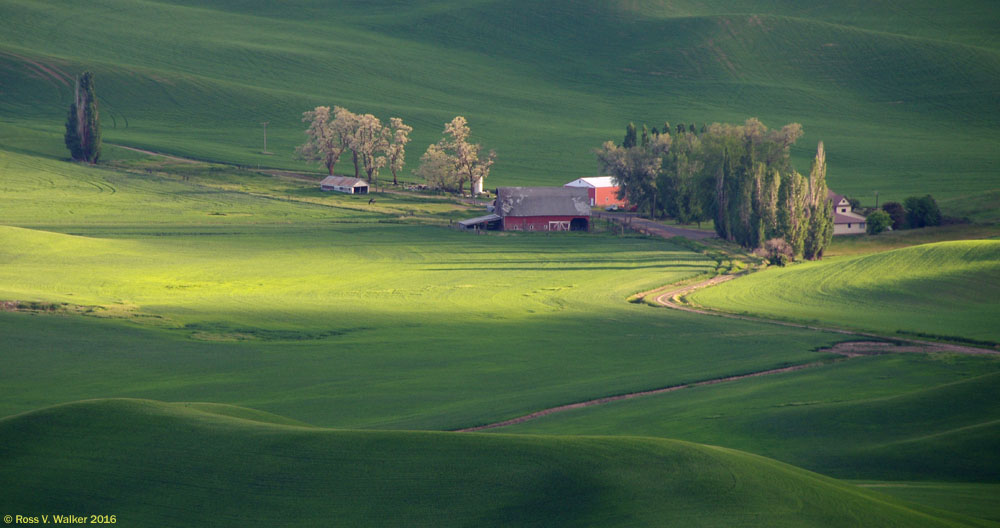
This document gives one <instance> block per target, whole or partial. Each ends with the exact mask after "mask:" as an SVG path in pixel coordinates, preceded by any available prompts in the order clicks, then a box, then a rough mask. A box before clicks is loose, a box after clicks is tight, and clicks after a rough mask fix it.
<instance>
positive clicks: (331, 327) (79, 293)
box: [0, 207, 837, 428]
mask: <svg viewBox="0 0 1000 528" xmlns="http://www.w3.org/2000/svg"><path fill="white" fill-rule="evenodd" d="M306 210H307V211H308V210H309V209H308V207H307V208H306ZM73 232H74V233H76V234H74V235H69V234H62V233H52V232H45V231H38V230H31V229H24V228H15V227H0V240H2V241H3V244H0V248H3V249H0V258H2V259H3V260H4V261H5V263H6V265H5V266H4V267H3V269H2V271H0V298H3V299H17V300H20V301H35V302H48V303H68V306H69V308H70V309H72V310H71V311H84V312H86V311H87V310H93V311H92V312H90V313H89V314H88V315H97V316H105V318H98V317H85V318H82V319H81V318H78V317H71V316H59V315H53V316H48V315H30V314H19V313H10V314H0V325H2V326H4V335H5V336H7V343H9V344H11V347H10V348H11V350H10V351H9V352H8V353H7V355H6V356H7V358H8V360H9V363H8V365H9V366H10V367H11V368H8V369H5V371H4V372H3V374H0V376H3V378H4V380H3V381H4V383H5V386H6V387H7V388H8V392H7V393H8V396H9V397H8V398H6V399H5V401H3V402H0V406H2V409H3V412H2V413H3V414H6V413H11V412H18V411H23V410H27V409H31V408H34V407H38V406H40V405H44V404H51V403H57V402H60V401H70V400H77V399H83V398H88V397H99V396H101V395H114V396H142V397H150V398H156V399H166V400H177V399H185V400H204V401H220V402H227V403H237V404H241V405H246V406H250V407H254V408H260V409H264V410H269V411H273V412H278V413H279V414H283V415H286V416H290V417H293V418H298V419H302V420H305V421H308V422H310V423H315V424H319V425H340V426H352V427H358V426H379V427H390V426H391V427H430V428H446V427H460V426H468V425H475V424H476V423H481V421H486V420H489V419H491V418H493V417H509V416H512V415H517V414H520V413H523V412H529V411H532V410H536V409H538V408H543V407H547V406H550V405H557V404H561V403H566V402H570V401H575V400H577V399H587V398H591V397H599V396H603V395H607V394H614V393H620V392H628V391H633V390H641V389H647V388H654V387H659V386H664V385H669V384H672V383H678V382H687V381H697V380H700V379H707V378H711V377H716V376H719V375H725V374H727V373H730V372H732V371H734V370H735V371H739V372H745V371H752V370H759V369H766V368H773V367H775V366H783V365H786V364H790V363H799V362H807V361H811V360H815V359H817V358H819V357H823V355H822V354H817V353H815V352H813V350H814V349H816V348H818V347H821V346H824V345H826V344H829V343H831V342H833V341H834V340H836V339H837V337H836V336H834V335H823V334H815V333H812V332H807V331H801V332H795V331H793V332H788V331H786V330H783V329H780V328H773V327H769V326H761V325H756V324H752V323H746V324H743V323H739V324H731V323H728V322H724V321H717V320H713V319H703V318H698V317H696V316H687V315H684V316H679V317H677V318H669V319H665V318H663V317H662V314H661V313H660V312H658V311H656V310H652V309H649V308H648V307H645V306H641V305H633V304H629V303H626V302H624V299H625V298H626V297H627V296H628V295H629V294H631V293H634V292H635V291H639V290H643V289H648V288H649V287H652V286H655V285H657V284H659V283H661V282H671V281H675V280H679V279H681V278H684V277H689V276H692V275H694V274H697V273H702V272H705V271H707V270H709V269H711V268H712V267H714V261H710V260H708V259H706V258H705V257H702V256H700V255H696V254H693V253H689V252H687V251H685V250H682V249H680V248H677V247H675V246H672V245H670V244H669V243H667V242H664V241H659V240H656V239H651V238H646V237H624V238H621V237H612V236H602V235H587V236H567V237H546V236H544V235H538V236H531V235H525V236H480V237H476V236H474V235H470V234H467V233H460V232H455V231H451V230H449V229H446V228H442V227H423V226H412V225H399V224H379V223H370V224H368V223H331V224H329V225H326V226H323V227H322V228H318V227H309V226H304V227H300V226H282V225H272V226H267V225H253V226H237V225H227V226H222V227H216V226H158V225H153V226H134V225H125V226H106V225H98V226H93V227H87V226H81V227H77V228H74V229H73ZM69 270H72V272H69ZM75 306H79V307H80V308H74V307H75ZM91 306H93V307H94V308H90V307H91ZM107 316H113V317H112V318H107ZM137 324H138V325H139V326H136V325H137ZM612 351H614V352H613V353H611V352H612ZM136 352H141V353H140V354H136ZM706 355H712V356H714V357H715V358H716V359H717V362H714V363H712V364H709V365H706V364H705V363H704V361H703V359H702V358H704V357H705V356H706ZM39 357H45V358H46V361H44V362H41V363H39V362H38V358H39ZM180 357H183V358H184V359H183V361H178V360H179V359H180ZM51 363H59V364H64V365H67V367H70V366H71V368H68V370H67V371H53V370H51V369H49V368H47V367H46V366H45V365H47V364H51ZM76 369H85V370H86V371H88V372H91V374H89V375H87V376H81V377H78V378H74V377H73V376H72V375H69V373H71V372H73V371H74V370H76ZM101 373H103V374H101ZM102 376H103V379H102V380H101V381H100V382H99V383H96V384H95V383H94V380H95V377H98V378H99V377H102ZM74 380H76V381H74ZM52 387H56V389H55V390H53V389H52ZM107 391H111V392H112V394H107ZM192 391H194V393H195V394H196V395H197V397H195V396H194V395H193V394H192Z"/></svg>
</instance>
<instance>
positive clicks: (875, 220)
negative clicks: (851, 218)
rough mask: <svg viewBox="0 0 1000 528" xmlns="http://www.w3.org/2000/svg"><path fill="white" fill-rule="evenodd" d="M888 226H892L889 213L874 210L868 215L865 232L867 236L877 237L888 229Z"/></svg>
mask: <svg viewBox="0 0 1000 528" xmlns="http://www.w3.org/2000/svg"><path fill="white" fill-rule="evenodd" d="M890 225H892V217H891V216H889V213H887V212H885V211H883V210H881V209H876V210H875V211H872V213H871V214H870V215H868V218H867V222H866V224H865V232H867V233H868V234H869V235H877V234H879V233H881V232H883V231H885V230H886V229H888V228H889V226H890Z"/></svg>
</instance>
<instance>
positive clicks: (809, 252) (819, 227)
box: [802, 141, 833, 260]
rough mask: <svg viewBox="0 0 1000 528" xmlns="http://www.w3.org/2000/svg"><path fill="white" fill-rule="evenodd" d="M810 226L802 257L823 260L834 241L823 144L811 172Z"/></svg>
mask: <svg viewBox="0 0 1000 528" xmlns="http://www.w3.org/2000/svg"><path fill="white" fill-rule="evenodd" d="M808 205H809V224H808V228H807V229H806V237H805V244H804V246H803V251H802V256H803V257H805V258H807V259H809V260H818V259H821V258H823V250H824V249H826V247H827V246H829V245H830V242H831V241H833V203H832V201H831V200H830V199H829V198H827V187H826V151H825V150H824V149H823V142H822V141H820V142H819V145H818V146H817V147H816V158H815V159H814V160H813V165H812V169H811V170H810V171H809V204H808Z"/></svg>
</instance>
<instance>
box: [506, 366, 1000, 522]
mask: <svg viewBox="0 0 1000 528" xmlns="http://www.w3.org/2000/svg"><path fill="white" fill-rule="evenodd" d="M998 387H1000V360H998V358H996V357H956V356H949V355H932V356H924V355H896V356H880V357H868V358H856V359H851V360H849V361H845V362H840V363H836V364H833V365H827V366H823V367H818V368H814V369H809V370H804V371H799V372H791V373H784V374H780V375H774V376H768V377H760V378H752V379H745V380H741V381H738V382H733V383H728V384H720V385H710V386H702V387H696V388H690V389H685V390H683V391H679V392H674V393H667V394H663V395H659V396H654V397H648V398H643V399H637V400H629V401H620V402H615V403H612V404H608V405H603V406H598V407H593V408H588V409H580V410H574V411H568V412H565V413H560V414H558V415H552V416H549V417H545V418H542V419H539V420H536V421H532V422H526V423H524V424H520V425H517V426H511V427H507V428H503V429H498V431H501V432H512V433H514V432H516V433H540V434H567V435H581V434H582V435H629V436H656V437H668V438H678V439H683V440H688V441H692V442H700V443H708V444H713V445H722V446H726V447H731V448H734V449H741V450H746V451H750V452H754V453H759V454H762V455H765V456H768V457H773V458H776V459H779V460H782V461H784V462H788V463H790V464H794V465H796V466H799V467H804V468H807V469H810V470H813V471H818V472H821V473H824V474H828V475H833V476H836V477H838V478H848V479H863V478H869V479H885V480H927V481H931V480H938V481H953V482H955V481H967V482H972V481H975V482H993V483H995V482H996V480H997V478H998V477H1000V457H998V454H997V452H996V449H994V447H995V438H996V435H997V433H998V431H997V427H998V424H1000V405H998V404H997V392H998ZM993 514H994V516H996V515H997V514H1000V510H994V512H993Z"/></svg>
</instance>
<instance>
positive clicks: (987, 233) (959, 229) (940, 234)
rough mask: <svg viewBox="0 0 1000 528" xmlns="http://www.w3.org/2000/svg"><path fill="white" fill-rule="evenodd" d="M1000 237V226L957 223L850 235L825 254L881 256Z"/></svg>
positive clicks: (832, 245)
mask: <svg viewBox="0 0 1000 528" xmlns="http://www.w3.org/2000/svg"><path fill="white" fill-rule="evenodd" d="M997 238H1000V226H998V225H996V224H978V225H977V224H953V225H946V226H938V227H925V228H921V229H902V230H899V231H886V232H884V233H880V234H878V235H850V236H837V237H834V239H833V243H831V244H830V245H829V246H828V247H827V248H826V250H825V251H824V252H823V255H824V256H825V257H843V256H853V255H863V254H866V253H878V252H881V251H889V250H891V249H900V248H904V247H910V246H919V245H920V244H931V243H934V242H947V241H951V240H977V239H997Z"/></svg>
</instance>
